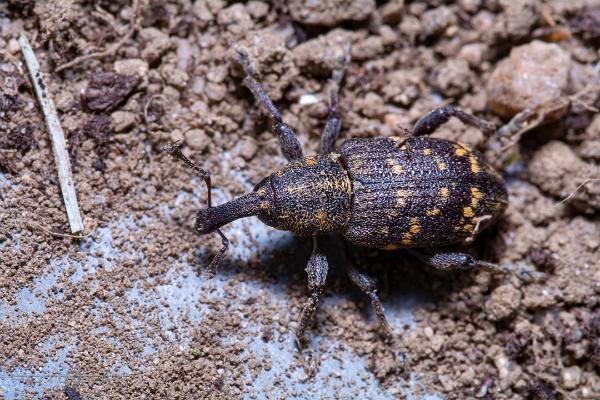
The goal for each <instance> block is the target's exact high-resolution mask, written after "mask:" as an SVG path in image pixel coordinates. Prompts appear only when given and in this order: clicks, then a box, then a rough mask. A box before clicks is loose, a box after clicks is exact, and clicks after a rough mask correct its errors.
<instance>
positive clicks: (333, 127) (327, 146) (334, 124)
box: [319, 46, 350, 154]
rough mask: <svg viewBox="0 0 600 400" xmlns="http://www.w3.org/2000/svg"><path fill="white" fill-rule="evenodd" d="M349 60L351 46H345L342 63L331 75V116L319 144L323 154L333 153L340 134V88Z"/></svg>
mask: <svg viewBox="0 0 600 400" xmlns="http://www.w3.org/2000/svg"><path fill="white" fill-rule="evenodd" d="M349 61H350V48H349V46H345V47H344V59H343V60H342V65H341V66H340V67H339V68H338V69H336V70H334V71H333V74H332V76H331V91H330V92H329V117H328V118H327V122H326V123H325V129H323V133H322V134H321V143H320V145H319V150H320V152H321V154H327V153H331V152H332V151H333V150H334V148H335V142H336V140H337V139H338V136H339V135H340V130H341V128H342V119H341V117H340V114H339V112H338V104H339V89H340V83H341V82H342V78H343V77H344V73H345V72H346V66H347V65H348V62H349Z"/></svg>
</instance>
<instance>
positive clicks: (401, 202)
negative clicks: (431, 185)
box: [396, 189, 410, 207]
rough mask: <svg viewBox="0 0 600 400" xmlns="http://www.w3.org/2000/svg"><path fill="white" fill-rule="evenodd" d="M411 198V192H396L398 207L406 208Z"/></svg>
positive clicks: (402, 190)
mask: <svg viewBox="0 0 600 400" xmlns="http://www.w3.org/2000/svg"><path fill="white" fill-rule="evenodd" d="M409 196H410V190H404V189H400V190H398V191H397V192H396V199H397V202H396V206H397V207H404V206H405V205H406V199H408V197H409Z"/></svg>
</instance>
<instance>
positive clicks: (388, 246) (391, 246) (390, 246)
mask: <svg viewBox="0 0 600 400" xmlns="http://www.w3.org/2000/svg"><path fill="white" fill-rule="evenodd" d="M398 247H399V246H398V245H397V244H386V245H385V246H383V250H398Z"/></svg>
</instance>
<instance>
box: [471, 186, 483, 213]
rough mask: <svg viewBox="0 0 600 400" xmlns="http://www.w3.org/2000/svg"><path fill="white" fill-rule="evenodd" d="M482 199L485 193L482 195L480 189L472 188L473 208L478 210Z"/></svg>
mask: <svg viewBox="0 0 600 400" xmlns="http://www.w3.org/2000/svg"><path fill="white" fill-rule="evenodd" d="M482 197H483V193H481V192H480V191H479V189H478V188H476V187H472V188H471V207H473V208H476V207H477V204H478V203H479V199H481V198H482Z"/></svg>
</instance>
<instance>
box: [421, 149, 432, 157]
mask: <svg viewBox="0 0 600 400" xmlns="http://www.w3.org/2000/svg"><path fill="white" fill-rule="evenodd" d="M423 154H425V155H426V156H428V155H431V149H425V150H423Z"/></svg>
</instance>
